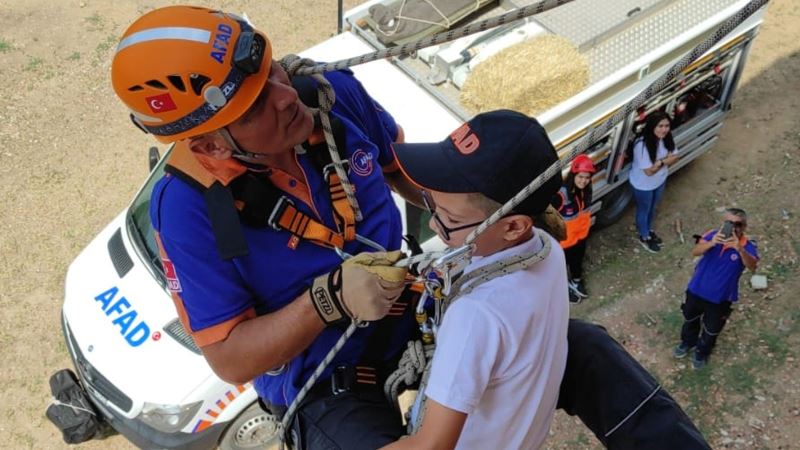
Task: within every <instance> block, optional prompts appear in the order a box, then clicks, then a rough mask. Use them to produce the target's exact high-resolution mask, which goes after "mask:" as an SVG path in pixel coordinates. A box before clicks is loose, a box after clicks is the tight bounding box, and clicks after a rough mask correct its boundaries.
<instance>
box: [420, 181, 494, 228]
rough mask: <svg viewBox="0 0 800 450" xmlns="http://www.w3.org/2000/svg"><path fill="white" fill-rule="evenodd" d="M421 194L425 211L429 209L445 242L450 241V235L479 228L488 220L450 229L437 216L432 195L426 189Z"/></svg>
mask: <svg viewBox="0 0 800 450" xmlns="http://www.w3.org/2000/svg"><path fill="white" fill-rule="evenodd" d="M421 193H422V203H424V204H425V209H427V210H428V212H429V213H431V216H433V220H435V221H436V225H438V227H439V229H440V230H441V231H442V237H444V240H446V241H449V240H450V233H453V232H455V231H460V230H466V229H467V228H472V227H477V226H478V225H480V224H482V223H483V221H484V220H486V219H483V220H479V221H478V222H475V223H469V224H466V225H461V226H458V227H455V228H450V227H448V226H447V225H445V224H444V222H442V219H440V218H439V215H438V214H436V203H434V202H433V197H431V194H430V193H429V192H428V191H426V190H425V189H422V191H421Z"/></svg>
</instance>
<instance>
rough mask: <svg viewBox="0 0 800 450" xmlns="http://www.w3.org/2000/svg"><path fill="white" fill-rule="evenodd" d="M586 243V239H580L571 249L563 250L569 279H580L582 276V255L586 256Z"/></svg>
mask: <svg viewBox="0 0 800 450" xmlns="http://www.w3.org/2000/svg"><path fill="white" fill-rule="evenodd" d="M586 241H587V239H581V240H580V241H578V243H577V244H575V245H573V246H572V247H569V248H565V249H564V256H565V257H566V259H567V269H569V277H570V278H571V279H575V278H581V277H582V276H583V255H585V254H586Z"/></svg>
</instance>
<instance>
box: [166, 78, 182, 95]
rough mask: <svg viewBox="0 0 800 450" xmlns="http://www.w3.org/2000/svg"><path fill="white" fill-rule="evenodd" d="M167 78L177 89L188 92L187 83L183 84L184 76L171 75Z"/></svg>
mask: <svg viewBox="0 0 800 450" xmlns="http://www.w3.org/2000/svg"><path fill="white" fill-rule="evenodd" d="M167 79H168V80H169V82H170V83H172V85H173V86H175V89H177V90H179V91H181V92H186V85H185V84H183V78H181V77H180V75H169V76H168V77H167Z"/></svg>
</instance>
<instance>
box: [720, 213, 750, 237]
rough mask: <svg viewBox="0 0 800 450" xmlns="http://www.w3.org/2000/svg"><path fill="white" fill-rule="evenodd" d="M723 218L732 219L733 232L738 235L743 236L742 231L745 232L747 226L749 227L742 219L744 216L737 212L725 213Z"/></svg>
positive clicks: (724, 219)
mask: <svg viewBox="0 0 800 450" xmlns="http://www.w3.org/2000/svg"><path fill="white" fill-rule="evenodd" d="M722 220H723V221H726V220H730V221H731V223H733V233H734V234H735V235H736V236H737V237H741V236H742V233H744V230H745V228H747V224H746V223H745V222H744V221H743V220H742V218H741V217H739V216H737V215H735V214H731V213H725V215H724V216H723V218H722Z"/></svg>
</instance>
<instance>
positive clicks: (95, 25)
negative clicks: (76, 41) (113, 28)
mask: <svg viewBox="0 0 800 450" xmlns="http://www.w3.org/2000/svg"><path fill="white" fill-rule="evenodd" d="M83 20H84V21H85V22H86V23H88V24H89V29H90V30H92V31H96V30H99V29H102V28H103V25H104V24H105V19H103V16H101V15H100V14H98V13H94V14H92V15H91V16H89V17H87V18H85V19H83Z"/></svg>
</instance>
